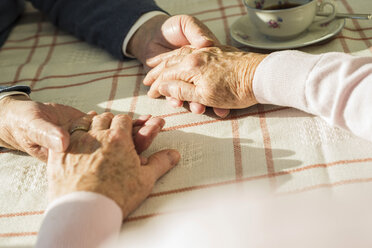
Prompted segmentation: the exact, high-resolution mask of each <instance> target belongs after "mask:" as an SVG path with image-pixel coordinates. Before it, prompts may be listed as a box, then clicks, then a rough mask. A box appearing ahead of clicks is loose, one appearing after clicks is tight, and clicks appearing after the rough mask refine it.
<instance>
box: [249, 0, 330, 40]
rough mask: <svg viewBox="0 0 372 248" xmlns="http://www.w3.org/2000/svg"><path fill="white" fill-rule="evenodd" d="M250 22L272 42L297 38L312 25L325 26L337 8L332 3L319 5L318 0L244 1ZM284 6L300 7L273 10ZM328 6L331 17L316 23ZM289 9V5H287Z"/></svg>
mask: <svg viewBox="0 0 372 248" xmlns="http://www.w3.org/2000/svg"><path fill="white" fill-rule="evenodd" d="M243 2H244V4H245V6H246V8H247V11H248V15H249V17H250V20H251V21H252V23H253V24H254V25H255V27H256V29H257V30H258V31H259V32H261V33H262V34H264V35H265V36H266V37H268V38H269V39H272V40H287V39H292V38H295V37H296V36H298V35H300V34H301V33H302V32H304V31H305V30H306V29H307V28H308V27H309V26H310V25H312V24H315V25H323V24H326V23H328V22H330V21H332V20H333V19H334V18H335V16H336V8H335V6H334V4H332V3H330V2H323V3H320V4H318V1H317V0H243ZM284 4H292V5H298V6H296V7H291V8H281V9H271V10H268V9H267V8H272V7H273V6H276V7H278V6H280V5H281V7H283V6H284ZM326 5H329V6H330V7H331V8H332V11H331V12H329V15H328V16H326V17H324V18H321V19H320V20H316V21H315V17H316V15H317V14H319V13H322V12H323V9H324V7H325V6H326ZM287 7H288V5H287Z"/></svg>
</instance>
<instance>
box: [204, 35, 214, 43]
mask: <svg viewBox="0 0 372 248" xmlns="http://www.w3.org/2000/svg"><path fill="white" fill-rule="evenodd" d="M202 37H203V39H204V40H207V41H211V42H213V43H214V40H213V39H212V38H210V37H208V36H205V35H203V36H202Z"/></svg>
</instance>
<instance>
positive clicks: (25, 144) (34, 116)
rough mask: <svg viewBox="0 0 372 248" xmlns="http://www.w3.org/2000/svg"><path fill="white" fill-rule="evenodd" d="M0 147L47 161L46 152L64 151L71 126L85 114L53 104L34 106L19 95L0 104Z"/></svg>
mask: <svg viewBox="0 0 372 248" xmlns="http://www.w3.org/2000/svg"><path fill="white" fill-rule="evenodd" d="M0 104H1V106H0V116H1V120H0V146H3V147H6V148H9V149H16V150H20V151H23V152H27V153H28V154H30V155H32V156H34V157H37V158H39V159H40V160H43V161H46V159H47V156H48V149H52V150H55V151H60V152H61V151H64V150H65V149H66V148H67V147H68V145H69V138H70V135H69V130H70V127H71V125H72V123H73V122H74V121H75V120H77V119H79V118H81V117H82V116H84V115H85V114H84V113H83V112H81V111H79V110H77V109H75V108H72V107H69V106H64V105H61V104H55V103H40V102H34V101H31V100H30V99H28V98H27V97H25V96H22V95H14V96H9V97H6V98H4V99H2V100H1V102H0Z"/></svg>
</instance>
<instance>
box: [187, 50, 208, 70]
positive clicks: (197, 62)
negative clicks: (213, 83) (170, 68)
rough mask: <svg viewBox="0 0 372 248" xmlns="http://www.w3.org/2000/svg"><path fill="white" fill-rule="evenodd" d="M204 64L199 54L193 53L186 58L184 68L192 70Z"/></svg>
mask: <svg viewBox="0 0 372 248" xmlns="http://www.w3.org/2000/svg"><path fill="white" fill-rule="evenodd" d="M203 64H204V62H203V59H202V58H201V56H200V53H193V54H190V55H188V56H187V57H186V66H187V68H188V69H189V70H190V69H193V68H197V67H200V66H202V65H203Z"/></svg>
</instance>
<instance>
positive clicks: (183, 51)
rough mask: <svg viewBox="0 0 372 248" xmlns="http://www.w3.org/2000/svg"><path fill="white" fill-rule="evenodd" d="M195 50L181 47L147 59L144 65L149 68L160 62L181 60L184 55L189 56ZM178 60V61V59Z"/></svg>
mask: <svg viewBox="0 0 372 248" xmlns="http://www.w3.org/2000/svg"><path fill="white" fill-rule="evenodd" d="M194 50H195V48H192V47H190V46H183V47H181V48H179V49H175V50H172V51H170V52H166V53H161V54H159V55H157V56H155V57H152V58H149V59H147V60H146V63H147V65H148V66H150V67H155V66H157V65H159V64H160V63H161V62H163V61H166V60H169V59H171V58H182V57H184V55H187V54H190V53H192V52H193V51H194ZM178 60H179V59H178ZM174 63H175V62H174Z"/></svg>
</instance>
